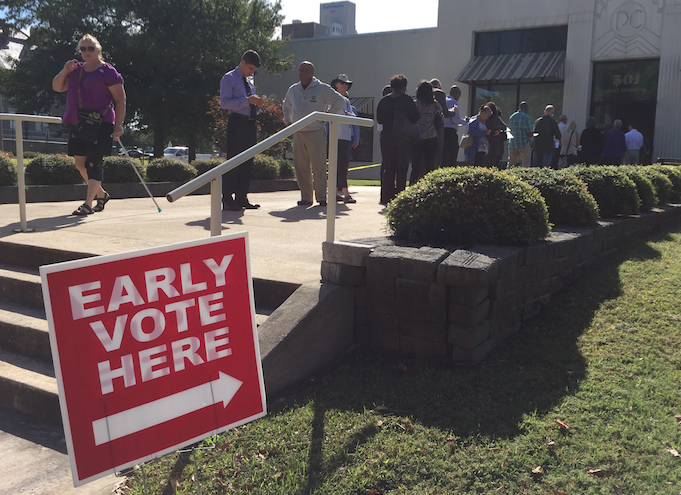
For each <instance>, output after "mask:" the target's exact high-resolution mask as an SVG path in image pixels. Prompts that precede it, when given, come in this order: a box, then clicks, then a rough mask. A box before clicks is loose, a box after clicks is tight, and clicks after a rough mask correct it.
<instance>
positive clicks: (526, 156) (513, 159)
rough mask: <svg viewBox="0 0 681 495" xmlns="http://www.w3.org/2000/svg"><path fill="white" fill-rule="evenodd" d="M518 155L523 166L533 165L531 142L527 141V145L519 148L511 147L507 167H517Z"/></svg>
mask: <svg viewBox="0 0 681 495" xmlns="http://www.w3.org/2000/svg"><path fill="white" fill-rule="evenodd" d="M518 157H520V162H521V163H522V166H523V167H525V168H529V167H531V166H532V147H531V146H530V143H527V144H526V145H525V146H523V147H522V148H519V149H517V150H512V149H510V148H509V150H508V167H507V168H513V167H515V166H516V163H517V162H518Z"/></svg>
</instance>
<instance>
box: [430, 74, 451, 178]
mask: <svg viewBox="0 0 681 495" xmlns="http://www.w3.org/2000/svg"><path fill="white" fill-rule="evenodd" d="M430 85H431V86H432V87H433V98H435V101H437V102H438V103H439V104H440V110H441V111H442V115H443V116H446V115H448V114H449V109H448V108H447V95H446V94H445V92H444V91H442V83H440V80H439V79H437V78H433V79H431V80H430ZM436 130H437V146H436V148H435V164H436V165H435V167H434V168H439V167H440V166H441V165H442V153H443V151H444V144H445V127H444V122H443V125H441V126H439V127H438V128H437V129H436Z"/></svg>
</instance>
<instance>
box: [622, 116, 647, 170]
mask: <svg viewBox="0 0 681 495" xmlns="http://www.w3.org/2000/svg"><path fill="white" fill-rule="evenodd" d="M624 139H625V140H626V141H627V152H626V153H625V154H624V164H625V165H640V164H641V148H642V147H643V134H641V133H640V132H638V131H637V130H636V126H635V124H634V123H633V122H630V123H629V132H627V133H626V134H625V135H624Z"/></svg>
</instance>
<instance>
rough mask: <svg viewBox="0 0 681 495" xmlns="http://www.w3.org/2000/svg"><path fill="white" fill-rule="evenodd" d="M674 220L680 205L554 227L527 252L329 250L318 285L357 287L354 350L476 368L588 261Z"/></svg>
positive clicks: (375, 246) (379, 246)
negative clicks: (409, 355) (437, 358)
mask: <svg viewBox="0 0 681 495" xmlns="http://www.w3.org/2000/svg"><path fill="white" fill-rule="evenodd" d="M680 221H681V206H668V207H665V208H663V209H658V210H655V211H653V212H651V213H645V214H642V215H638V216H634V217H630V218H621V219H615V220H608V221H601V222H599V225H598V226H597V227H593V228H575V229H570V230H567V229H554V230H553V231H552V232H551V234H550V235H549V236H548V237H547V238H546V239H545V240H543V241H541V242H539V243H537V244H535V245H532V246H526V247H507V246H493V245H474V246H469V247H467V248H466V249H456V250H453V251H452V250H447V249H442V248H433V247H427V246H422V247H407V246H396V245H394V244H393V243H392V242H391V241H389V240H386V239H383V240H381V241H380V242H379V241H377V240H370V241H361V242H359V241H358V242H355V243H343V242H341V243H328V242H327V243H324V247H323V254H324V258H323V261H322V278H323V279H324V280H325V281H328V282H332V283H335V284H339V285H346V286H352V287H354V291H355V308H354V311H355V314H354V325H355V328H354V331H355V342H356V344H357V346H358V347H360V348H369V349H381V350H391V351H402V352H409V353H415V354H424V355H432V356H451V358H452V359H453V360H455V361H458V362H466V363H478V362H480V361H481V360H482V359H484V358H485V356H487V354H489V352H490V351H491V350H492V349H494V347H495V346H497V345H499V344H500V343H502V342H503V341H504V340H505V339H507V338H508V337H509V336H510V335H512V334H513V333H515V332H517V331H518V330H519V329H520V326H521V324H522V322H523V321H525V320H528V319H529V318H532V317H533V316H535V315H536V314H538V313H539V312H540V311H541V310H542V309H543V308H544V307H545V306H546V305H547V304H548V303H549V301H550V300H551V296H552V295H553V294H555V293H556V292H558V291H559V290H561V289H562V288H563V287H565V286H566V285H568V284H570V283H571V282H572V281H574V280H576V279H578V278H579V277H581V276H582V275H584V274H585V272H586V271H587V269H588V268H589V267H590V266H591V265H592V264H593V263H595V262H596V261H598V260H599V259H601V258H603V257H604V256H608V255H610V254H611V253H612V252H613V251H614V250H615V249H617V248H618V247H619V246H620V245H621V244H622V243H623V242H626V241H628V240H631V239H635V238H641V237H644V236H646V235H649V234H650V233H652V232H655V231H658V230H661V229H669V228H672V227H673V226H675V225H678V224H679V223H680Z"/></svg>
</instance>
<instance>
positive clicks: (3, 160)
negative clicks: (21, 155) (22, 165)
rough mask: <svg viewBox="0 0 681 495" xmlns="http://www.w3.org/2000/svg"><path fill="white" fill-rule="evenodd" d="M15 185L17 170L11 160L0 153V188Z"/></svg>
mask: <svg viewBox="0 0 681 495" xmlns="http://www.w3.org/2000/svg"><path fill="white" fill-rule="evenodd" d="M16 185H17V168H16V167H15V166H14V163H13V162H12V160H10V159H9V157H8V156H7V155H5V154H4V153H0V186H16Z"/></svg>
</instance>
